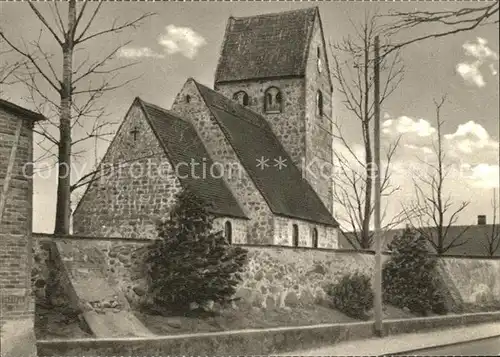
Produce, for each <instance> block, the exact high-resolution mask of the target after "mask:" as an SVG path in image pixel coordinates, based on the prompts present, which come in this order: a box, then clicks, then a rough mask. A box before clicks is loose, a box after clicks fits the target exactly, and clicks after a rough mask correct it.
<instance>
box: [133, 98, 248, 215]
mask: <svg viewBox="0 0 500 357" xmlns="http://www.w3.org/2000/svg"><path fill="white" fill-rule="evenodd" d="M136 100H137V101H139V102H140V104H141V106H142V108H143V109H144V111H145V113H146V117H147V119H148V121H149V123H150V125H151V128H152V130H153V131H154V133H155V135H156V136H157V138H158V140H159V141H160V143H161V145H162V146H163V147H164V149H165V151H166V154H167V156H168V158H169V160H170V161H171V163H172V165H177V169H178V178H179V180H180V181H181V184H182V185H183V186H185V187H189V188H190V189H192V190H193V191H194V193H196V194H197V195H198V196H199V197H200V198H202V199H203V200H205V201H206V202H210V203H211V204H212V207H211V209H210V210H211V211H212V212H213V213H215V214H217V215H222V216H229V217H237V218H248V217H247V216H246V215H245V214H244V213H243V211H242V209H241V207H240V206H239V204H238V202H237V201H236V199H235V198H234V196H233V194H232V193H231V191H229V189H228V187H227V186H226V184H225V183H224V181H223V179H222V178H216V177H213V176H212V175H210V174H209V173H208V174H205V175H204V174H203V173H202V172H195V175H192V173H191V167H190V166H187V165H179V164H180V163H188V164H189V163H191V162H192V160H194V162H196V163H198V164H199V165H198V167H201V164H202V163H205V164H206V167H207V168H210V167H211V166H212V165H213V161H212V159H211V158H210V155H209V154H208V152H207V150H206V148H205V146H204V145H203V143H202V141H201V139H200V138H199V136H198V134H197V133H196V131H195V129H194V127H193V126H192V125H191V124H190V123H189V122H187V121H185V120H182V119H181V118H179V117H178V116H176V115H175V114H173V113H172V112H170V111H168V110H166V109H163V108H161V107H158V106H156V105H154V104H151V103H147V102H144V101H143V100H141V99H140V98H136ZM195 176H196V177H195Z"/></svg>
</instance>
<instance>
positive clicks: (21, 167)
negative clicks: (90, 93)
mask: <svg viewBox="0 0 500 357" xmlns="http://www.w3.org/2000/svg"><path fill="white" fill-rule="evenodd" d="M40 119H43V118H42V117H41V116H40V115H38V114H36V113H34V112H31V111H28V110H26V109H24V108H21V107H18V106H16V105H14V104H12V103H10V102H6V101H3V100H0V190H3V186H4V182H5V179H6V176H7V168H8V165H9V158H10V155H11V151H12V148H13V146H14V145H15V142H16V134H15V133H16V129H17V126H18V124H19V123H20V121H22V129H21V136H20V140H19V141H18V144H17V145H18V146H17V152H16V157H15V161H14V166H13V170H12V176H11V179H10V185H9V188H8V191H7V196H6V197H5V202H6V204H5V208H4V212H3V217H2V221H1V224H0V329H1V330H0V332H1V338H0V355H2V356H4V355H5V356H9V357H10V356H35V355H36V348H35V344H34V332H33V323H34V320H33V318H34V299H33V296H32V291H31V281H30V272H31V265H32V256H31V249H32V247H31V246H32V236H31V229H32V228H31V225H32V209H33V205H32V197H33V184H32V178H31V174H32V166H31V165H30V163H31V162H32V160H33V146H32V145H33V144H32V142H33V125H34V122H35V121H36V120H40ZM0 195H3V193H0ZM0 214H1V213H0Z"/></svg>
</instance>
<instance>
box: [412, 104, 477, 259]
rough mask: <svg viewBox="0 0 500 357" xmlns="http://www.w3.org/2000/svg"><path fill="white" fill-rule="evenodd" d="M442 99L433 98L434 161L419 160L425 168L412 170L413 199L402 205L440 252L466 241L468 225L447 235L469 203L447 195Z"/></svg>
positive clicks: (449, 167)
mask: <svg viewBox="0 0 500 357" xmlns="http://www.w3.org/2000/svg"><path fill="white" fill-rule="evenodd" d="M445 101H446V96H443V97H442V98H441V100H440V101H439V102H438V101H436V100H434V105H435V107H436V125H437V140H436V141H435V142H433V144H432V147H433V156H434V160H430V159H426V160H422V159H419V160H420V162H421V163H422V165H424V166H425V167H427V168H428V170H427V172H422V171H424V170H419V171H415V172H413V173H412V176H413V184H414V187H415V197H416V198H415V200H414V201H413V202H411V203H410V204H408V205H403V211H404V212H405V213H406V214H407V217H408V221H409V222H410V223H411V225H412V226H413V227H414V228H415V229H416V230H417V231H418V232H420V234H422V235H423V236H424V237H425V238H426V239H427V240H428V241H429V243H430V244H431V245H432V246H433V247H434V249H435V250H436V253H437V254H439V255H441V254H444V253H446V252H447V251H449V250H450V249H452V248H455V247H458V246H461V245H464V244H465V243H467V240H466V239H464V238H463V235H464V233H465V232H466V231H467V230H468V229H469V227H470V226H465V227H464V228H463V229H460V231H459V232H458V233H456V234H454V235H453V236H452V235H451V234H450V227H451V226H452V225H453V224H454V223H455V222H456V221H457V219H458V217H459V215H460V213H461V212H462V211H463V210H464V209H465V208H466V207H467V206H468V205H469V202H467V201H462V202H460V203H459V204H458V205H455V204H454V203H453V201H452V198H451V195H446V187H445V184H446V180H447V179H448V177H449V174H450V171H451V166H452V165H451V164H449V163H448V164H447V163H446V161H447V157H446V154H445V150H444V148H443V141H442V139H443V135H442V130H441V128H442V125H443V123H444V121H443V120H442V119H441V108H442V106H443V105H444V103H445Z"/></svg>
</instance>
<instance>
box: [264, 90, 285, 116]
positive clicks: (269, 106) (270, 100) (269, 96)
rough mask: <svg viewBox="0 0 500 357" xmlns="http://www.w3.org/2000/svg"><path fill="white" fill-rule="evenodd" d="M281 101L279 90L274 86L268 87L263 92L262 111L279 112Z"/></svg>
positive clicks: (281, 107)
mask: <svg viewBox="0 0 500 357" xmlns="http://www.w3.org/2000/svg"><path fill="white" fill-rule="evenodd" d="M282 110H283V101H282V97H281V92H280V90H279V89H278V88H276V87H270V88H268V89H267V90H266V92H265V100H264V111H265V112H266V113H281V112H282Z"/></svg>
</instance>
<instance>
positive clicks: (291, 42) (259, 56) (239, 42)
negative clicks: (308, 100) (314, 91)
mask: <svg viewBox="0 0 500 357" xmlns="http://www.w3.org/2000/svg"><path fill="white" fill-rule="evenodd" d="M317 14H318V8H317V7H312V8H306V9H300V10H293V11H286V12H280V13H273V14H264V15H258V16H250V17H238V18H235V17H230V18H229V22H228V24H227V27H226V32H225V35H224V40H223V42H222V49H221V55H220V58H219V63H218V65H217V69H216V74H215V83H220V82H228V81H239V80H245V79H256V78H271V77H283V76H303V75H305V71H306V63H307V53H308V48H309V42H310V39H311V34H312V30H313V26H314V20H315V17H316V15H317Z"/></svg>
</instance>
